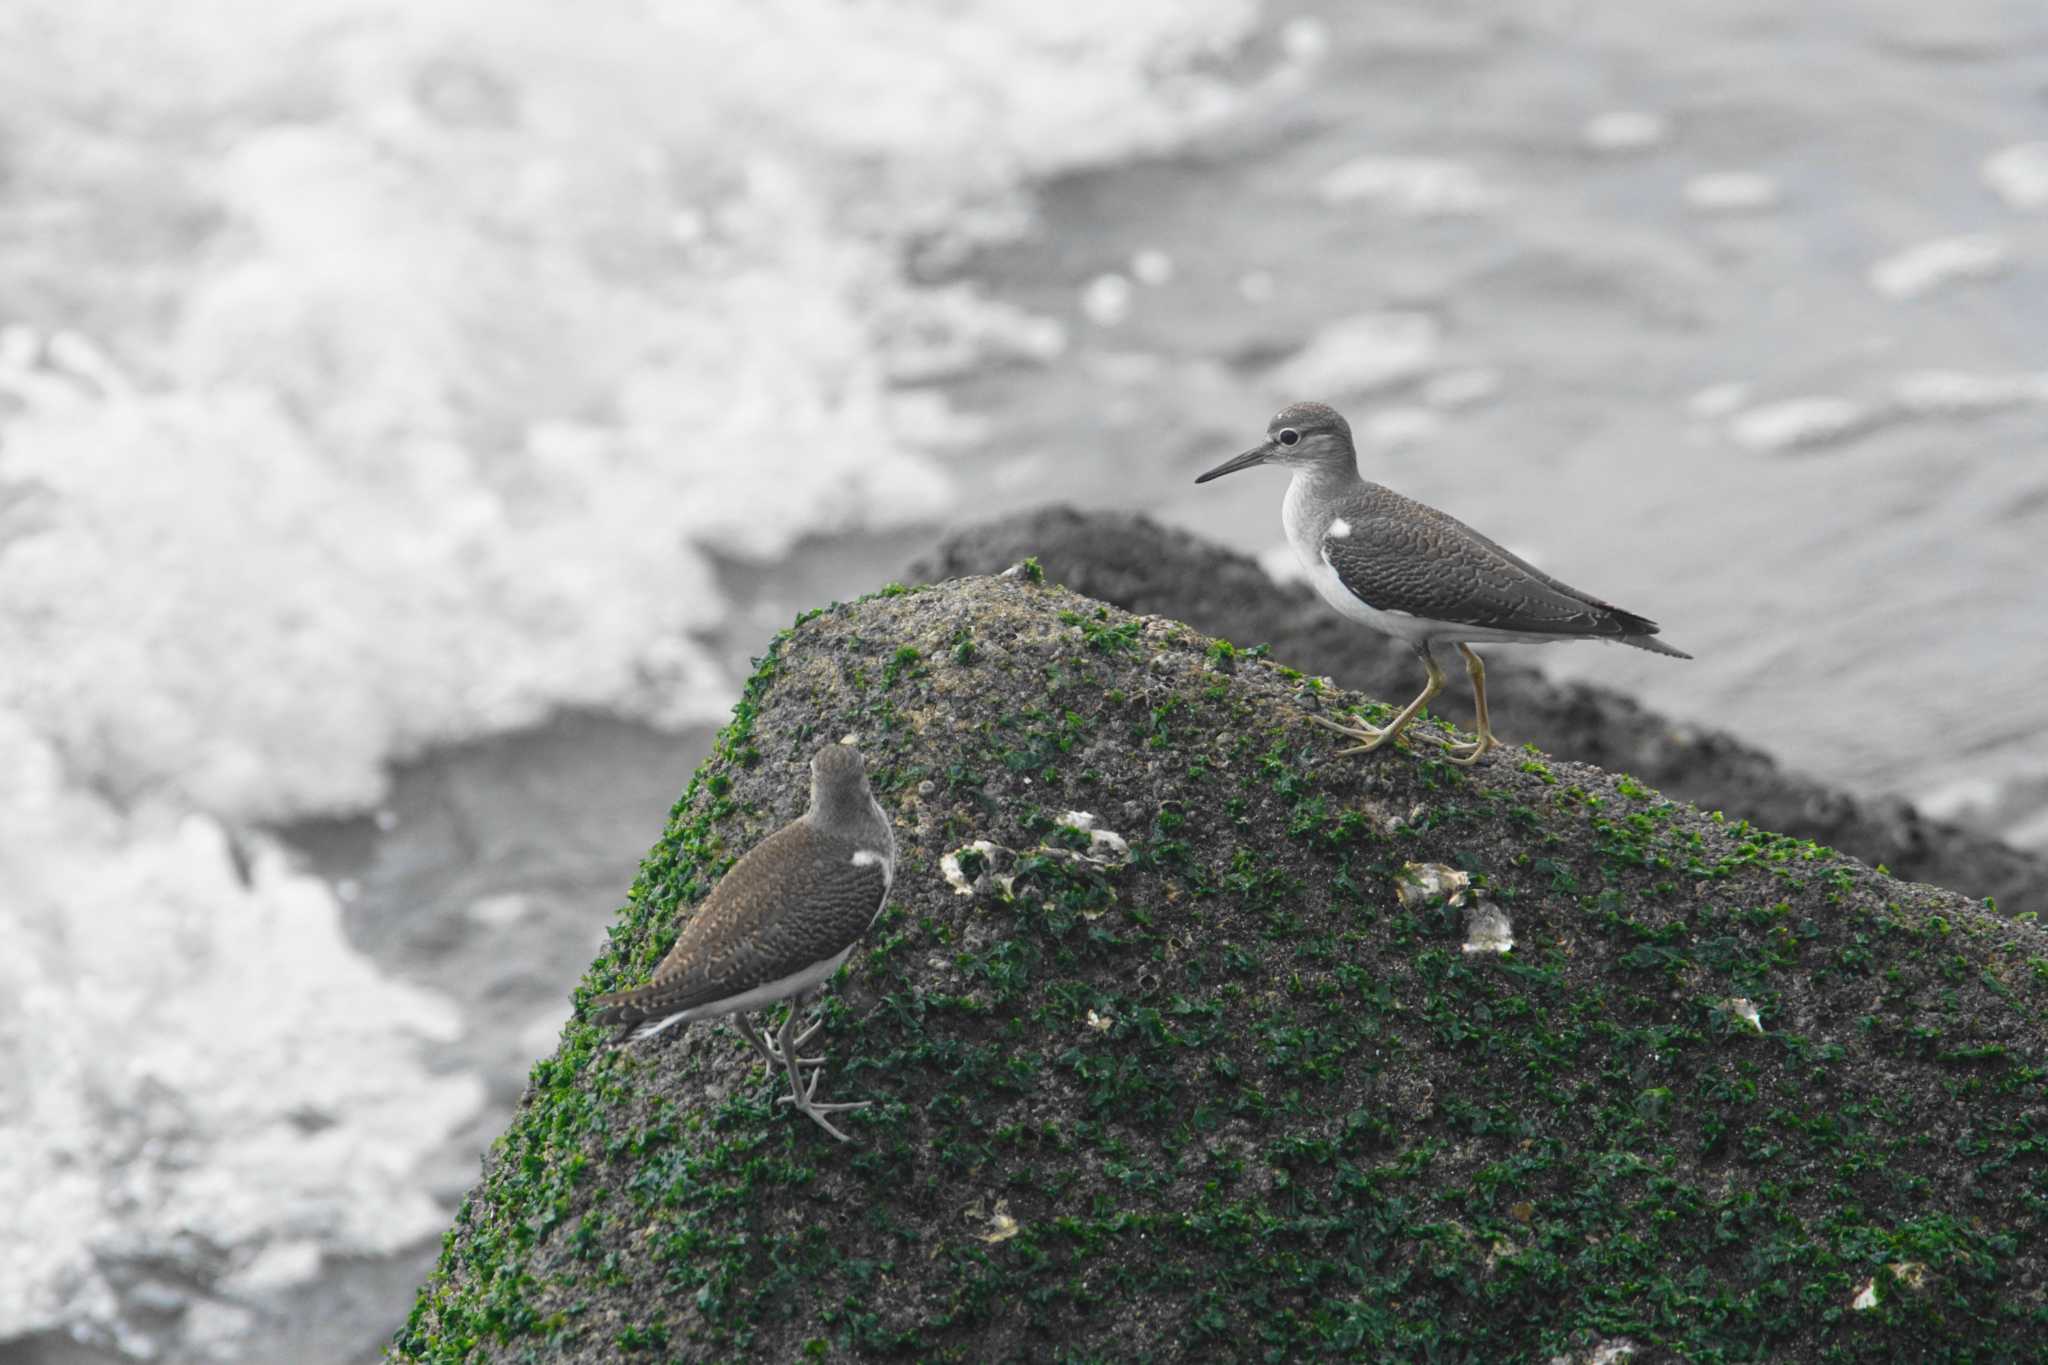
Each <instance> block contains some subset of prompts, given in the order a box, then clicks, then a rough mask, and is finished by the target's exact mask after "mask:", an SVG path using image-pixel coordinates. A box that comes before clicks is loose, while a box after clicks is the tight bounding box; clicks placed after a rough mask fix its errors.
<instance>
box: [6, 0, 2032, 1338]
mask: <svg viewBox="0 0 2048 1365" xmlns="http://www.w3.org/2000/svg"><path fill="white" fill-rule="evenodd" d="M0 263H4V267H5V268H4V269H0V933H4V934H5V935H6V937H7V941H8V943H9V945H10V950H9V951H8V952H6V953H4V954H0V1204H4V1205H5V1206H6V1207H8V1208H10V1209H16V1210H19V1211H20V1213H19V1214H18V1216H17V1217H16V1218H15V1219H14V1220H13V1221H12V1222H10V1223H9V1224H8V1225H7V1226H6V1227H5V1228H0V1361H4V1362H6V1365H45V1362H51V1363H52V1365H54V1362H56V1361H59V1360H63V1361H67V1362H68V1361H72V1360H75V1359H81V1358H89V1359H95V1360H97V1359H104V1358H111V1357H114V1356H116V1355H125V1356H131V1357H135V1358H144V1357H149V1358H157V1359H167V1360H177V1361H183V1360H192V1361H202V1360H203V1361H226V1360H237V1359H245V1360H273V1359H291V1360H305V1361H340V1360H359V1359H368V1358H372V1357H373V1356H374V1353H375V1343H376V1341H377V1339H378V1337H379V1335H380V1334H381V1333H384V1332H386V1331H388V1329H389V1328H390V1327H391V1326H392V1325H394V1324H395V1322H396V1320H397V1319H398V1317H399V1316H400V1315H402V1313H403V1312H404V1310H405V1307H406V1304H407V1302H408V1301H409V1289H410V1285H411V1282H412V1281H413V1280H414V1279H415V1278H416V1277H417V1274H418V1272H419V1271H420V1269H422V1268H423V1267H424V1266H425V1265H426V1264H427V1263H429V1262H430V1260H431V1255H432V1249H433V1246H434V1243H435V1240H436V1238H437V1235H438V1232H439V1231H440V1229H441V1228H442V1227H443V1226H445V1222H446V1219H447V1217H448V1214H449V1212H450V1211H451V1210H452V1207H453V1202H454V1200H455V1199H456V1198H458V1197H459V1195H460V1192H461V1191H462V1189H463V1188H464V1186H465V1185H466V1183H467V1182H468V1181H469V1180H470V1179H471V1178H473V1176H474V1173H475V1159H476V1153H477V1152H478V1151H479V1150H480V1149H481V1148H482V1146H483V1145H484V1144H485V1143H486V1142H487V1141H488V1140H489V1138H490V1136H491V1135H492V1134H493V1133H494V1132H495V1131H496V1130H497V1128H498V1127H499V1126H500V1124H501V1123H502V1121H503V1115H504V1113H505V1112H506V1110H507V1109H508V1108H509V1106H510V1105H511V1104H512V1103H513V1102H514V1100H515V1099H516V1097H517V1094H518V1090H519V1087H520V1083H521V1080H522V1079H523V1076H524V1074H525V1070H526V1067H527V1065H528V1063H529V1062H530V1061H531V1059H532V1058H533V1057H535V1056H538V1055H541V1054H542V1053H544V1052H545V1051H547V1050H548V1049H549V1048H550V1047H551V1046H552V1044H553V1039H554V1035H555V1031H556V1030H557V1029H558V1028H559V1025H560V1022H561V1019H562V1017H563V1015H564V1013H565V1011H566V999H565V997H566V993H567V990H568V988H569V986H570V984H571V983H572V982H573V979H574V976H575V974H576V972H577V971H578V970H580V968H581V967H582V966H583V965H584V964H585V963H586V962H587V961H588V959H589V957H590V955H591V952H592V951H593V949H594V947H595V946H596V944H597V942H598V941H599V938H600V936H601V934H602V930H603V925H604V923H605V920H606V918H607V915H608V911H609V909H610V908H611V906H613V905H614V904H616V901H617V898H618V897H619V896H620V895H621V894H622V893H623V891H624V889H625V887H626V886H627V885H628V884H629V882H630V880H631V876H632V870H633V866H634V860H635V859H636V858H637V856H638V855H639V853H640V852H642V851H644V849H645V848H646V847H647V846H648V845H649V843H650V842H651V841H652V839H653V838H654V837H655V835H656V833H657V832H658V829H659V826H660V822H661V819H662V817H663V815H664V813H665V811H666V808H667V805H668V802H669V801H670V800H671V799H672V798H673V796H674V794H675V793H676V792H678V791H680V790H681V788H682V785H683V783H684V782H685V781H686V780H687V776H688V773H689V770H690V767H691V766H692V764H693V763H694V761H695V759H696V757H697V756H698V755H700V754H701V753H702V751H703V749H704V747H705V745H706V743H707V736H708V730H707V727H708V726H709V725H712V724H715V723H717V722H718V721H720V720H722V719H723V717H724V715H725V713H726V710H727V708H728V707H729V706H730V703H731V699H732V695H733V692H734V690H735V687H736V684H737V679H738V678H739V677H740V676H742V671H743V670H744V668H745V666H746V657H747V655H748V654H750V653H754V652H758V650H759V648H760V646H761V644H762V642H763V641H764V640H765V639H766V638H767V636H768V635H769V633H770V632H771V631H772V630H773V629H774V628H776V627H777V626H780V625H783V624H786V623H787V621H788V619H789V617H790V615H791V614H793V613H794V612H795V611H797V610H799V609H801V608H803V607H807V606H810V605H814V604H816V603H817V602H819V601H821V600H826V599H829V598H832V597H848V596H852V595H855V594H857V593H860V592H863V591H867V590H869V589H871V588H873V587H874V586H876V585H877V584H878V583H879V582H881V581H883V580H885V579H886V578H888V577H891V576H894V574H895V573H896V572H897V571H898V569H900V567H901V565H902V564H903V563H904V562H905V561H907V560H908V559H909V558H911V557H912V555H913V554H914V553H915V552H916V550H917V549H918V548H920V547H921V546H922V544H923V543H924V542H925V541H926V539H927V538H928V537H929V536H931V535H933V534H935V533H936V532H937V531H938V530H939V529H940V528H942V527H943V526H944V525H946V524H948V523H949V522H952V521H956V520H958V519H962V518H969V517H979V516H984V515H988V514H990V513H992V512H996V511H1000V510H1002V509H1004V508H1007V507H1013V506H1024V505H1029V504H1032V503H1036V502H1040V501H1045V500H1049V499H1052V498H1060V499H1064V500H1069V501H1074V502H1079V503H1084V504H1086V503H1092V504H1096V505H1104V506H1130V507H1141V508H1145V509H1147V510H1150V511H1152V512H1154V513H1155V514H1157V515H1159V516H1161V517H1163V518H1166V519H1168V520H1172V521H1177V522H1181V523H1183V524H1188V525H1191V526H1194V527H1196V528H1197V529H1200V530H1203V531H1205V532H1207V533H1209V534H1212V535H1215V536H1217V537H1219V538H1221V539H1223V540H1225V541H1227V542H1229V543H1232V544H1235V545H1238V546H1240V547H1241V548H1244V549H1246V550H1248V551H1251V552H1254V553H1259V554H1262V555H1265V556H1267V558H1268V559H1269V562H1271V563H1273V564H1274V565H1275V567H1276V568H1279V569H1282V570H1284V568H1285V559H1284V557H1282V556H1279V555H1276V554H1274V551H1275V550H1276V549H1277V548H1278V540H1279V531H1278V503H1279V498H1280V487H1281V481H1280V480H1279V479H1278V478H1277V477H1275V476H1271V475H1260V474H1258V473H1256V472H1254V473H1247V474H1242V475H1238V476H1234V477H1233V478H1232V479H1231V480H1228V481H1224V482H1222V483H1218V484H1212V485H1205V486H1203V487H1201V488H1199V489H1198V488H1195V487H1193V486H1192V483H1191V480H1192V478H1193V475H1194V474H1195V473H1197V472H1199V471H1201V470H1203V469H1206V468H1209V467H1211V466H1212V465H1214V464H1216V463H1218V462H1220V460H1222V459H1223V458H1225V457H1227V456H1228V455H1230V454H1233V453H1235V452H1236V451H1238V450H1240V449H1242V448H1243V447H1244V446H1245V445H1247V444H1249V443H1250V442H1251V441H1253V440H1254V439H1256V438H1257V436H1258V435H1259V434H1260V432H1261V431H1262V430H1263V427H1264V423H1265V418H1266V416H1267V415H1268V414H1269V413H1270V412H1271V411H1272V410H1273V409H1274V408H1275V407H1277V406H1278V405H1279V404H1280V403H1281V402H1283V401H1286V400H1287V399H1290V398H1297V397H1322V398H1325V399H1329V400H1331V401H1334V402H1338V403H1339V404H1340V405H1341V406H1342V407H1343V408H1344V409H1345V411H1346V412H1347V413H1348V414H1349V415H1350V417H1351V418H1352V421H1353V424H1354V426H1355V427H1356V429H1357V430H1358V432H1359V435H1360V438H1361V449H1362V454H1363V456H1364V459H1365V462H1366V465H1367V469H1368V473H1369V474H1370V475H1371V476H1373V477H1378V478H1381V479H1383V480H1384V481H1386V482H1388V483H1390V484H1393V485H1394V486H1396V487H1399V488H1401V489H1403V490H1404V491H1406V492H1409V493H1411V494H1414V495H1416V496H1420V497H1423V498H1425V499H1428V500H1430V501H1432V502H1435V503H1437V504H1439V505H1441V506H1444V507H1446V508H1448V509H1450V510H1452V511H1453V512H1455V513H1457V514H1459V515H1461V516H1464V517H1466V518H1467V519H1468V520H1471V521H1473V522H1474V523H1476V524H1478V525H1480V526H1481V527H1483V528H1484V529H1486V530H1488V531H1489V532H1490V533H1492V534H1494V535H1496V536H1498V537H1499V538H1501V539H1504V540H1506V541H1507V542H1508V543H1509V544H1511V545H1513V546H1514V547H1515V548H1517V549H1518V550H1520V551H1522V552H1523V553H1525V554H1528V555H1530V556H1531V557H1533V558H1535V559H1537V560H1538V561H1539V562H1541V563H1543V564H1544V565H1545V566H1546V567H1548V568H1550V569H1552V570H1553V571H1555V572H1557V573H1559V574H1560V575H1562V576H1563V577H1565V578H1566V579H1567V580H1568V581H1572V582H1576V583H1579V584H1581V585H1582V586H1584V587H1586V588H1588V589H1590V590H1593V591H1596V592H1600V593H1602V594H1605V595H1608V596H1610V597H1612V598H1614V599H1615V600H1618V601H1620V602H1621V603H1622V604H1623V605H1625V606H1628V607H1630V608H1632V609H1635V610H1639V611H1643V612H1645V613H1647V614H1649V615H1652V616H1655V617H1658V618H1659V619H1661V620H1662V621H1663V622H1664V623H1665V626H1666V629H1667V633H1668V635H1669V637H1670V638H1671V639H1673V640H1674V641H1676V642H1677V643H1679V644H1681V645H1682V646H1684V647H1686V648H1688V649H1691V650H1692V651H1693V652H1695V653H1696V654H1698V655H1699V659H1698V660H1697V661H1696V662H1695V663H1692V664H1674V663H1673V662H1672V661H1668V660H1662V659H1654V658H1649V657H1647V656H1637V655H1635V654H1633V653H1632V652H1629V651H1620V650H1608V649H1594V648H1577V649H1565V648H1556V649H1550V650H1546V651H1543V652H1542V653H1541V654H1540V655H1539V656H1538V657H1539V658H1540V659H1541V660H1542V661H1543V662H1544V663H1545V665H1546V666H1548V667H1551V668H1553V669H1554V670H1555V671H1557V672H1559V673H1566V674H1571V675H1574V676H1587V677H1598V678H1601V679H1603V680H1606V681H1609V682H1612V683H1614V684H1615V685H1618V686H1621V687H1623V688H1625V689H1628V690H1631V691H1634V692H1636V693H1638V694H1639V695H1642V696H1643V697H1645V698H1646V699H1647V700H1648V701H1649V702H1650V703H1651V704H1653V705H1655V706H1657V707H1659V708H1660V709H1662V710H1664V711H1666V712H1668V713H1670V714H1673V715H1675V716H1678V717H1681V718H1685V719H1690V720H1694V721H1697V722H1699V723H1702V724H1706V725H1712V726H1716V727H1720V728H1729V729H1733V730H1736V731H1738V732H1740V733H1742V734H1745V735H1746V736H1748V737H1749V738H1751V739H1752V740H1754V741H1755V742H1757V743H1759V744H1762V745H1763V746H1764V747H1766V748H1769V749H1771V750H1773V751H1774V752H1777V753H1779V754H1780V755H1781V756H1783V757H1784V758H1785V759H1786V760H1787V761H1788V762H1789V763H1791V764H1793V765H1794V766H1796V767H1799V768H1802V769H1805V770H1807V771H1809V772H1814V773H1818V774H1821V775H1824V776H1827V777H1830V778H1833V779H1835V780H1838V781H1841V782H1843V783H1845V784H1848V785H1850V786H1852V787H1854V788H1856V789H1858V790H1864V791H1873V792H1875V791H1894V790H1895V791H1903V792H1905V793H1906V794H1908V795H1912V796H1916V797H1921V798H1932V799H1933V800H1934V801H1935V803H1936V804H1937V805H1940V806H1941V807H1942V808H1943V809H1946V810H1950V811H1957V812H1962V813H1966V814H1968V813H1971V812H1975V813H1976V814H1977V816H1978V817H1979V818H1981V819H1982V820H1983V821H1984V822H1985V823H1986V824H1987V826H1989V827H1993V828H1998V829H2002V830H2005V831H2007V832H2009V833H2011V834H2012V835H2013V836H2014V837H2015V838H2020V839H2028V840H2032V841H2033V842H2035V843H2037V844H2038V845H2040V846H2043V847H2048V816H2044V811H2048V688H2043V687H2041V686H2040V685H2039V682H2038V679H2039V677H2040V676H2041V675H2042V674H2043V672H2044V668H2048V645H2044V640H2048V605H2044V601H2043V593H2042V577H2041V574H2040V572H2039V570H2038V568H2037V567H2036V566H2037V564H2038V562H2039V551H2038V545H2039V544H2040V542H2041V540H2042V537H2043V533H2044V531H2048V461H2044V460H2042V459H2041V458H2040V452H2041V450H2042V449H2044V447H2048V307H2044V306H2043V305H2044V304H2048V287H2044V283H2043V281H2044V278H2048V275H2044V272H2048V17H2044V14H2043V12H2042V11H2041V9H2040V8H2039V6H2038V5H2037V4H2034V3H2031V2H2030V3H2018V2H2017V0H1972V2H1971V3H1962V4H1956V5H1943V6H1927V5H1924V4H1909V3H1905V0H1857V2H1855V3H1851V0H1814V3H1811V4H1806V5H1801V6H1798V7H1791V8H1788V7H1786V6H1783V5H1768V4H1764V3H1723V2H1720V0H1717V2H1716V3H1681V4H1673V5H1659V6H1654V7H1646V6H1642V5H1629V4H1623V3H1597V4H1596V3H1570V2H1566V0H1548V2H1546V3H1538V4H1531V5H1514V6H1507V5H1497V4H1481V3H1475V2H1466V3H1459V2H1455V0H1454V2H1453V3H1442V2H1441V0H1432V2H1431V3H1421V2H1420V0H1410V2H1409V3H1391V0H1367V2H1366V3H1354V2H1352V0H1342V2H1341V3H1340V0H1315V2H1313V3H1299V4H1291V3H1285V2H1284V0H1276V3H1272V4H1268V5H1266V6H1263V7H1257V6H1254V5H1253V4H1252V3H1250V0H1142V2H1140V3H1130V4H1122V5H1113V6H1112V5H1094V6H1079V5H1073V6H1069V5H1038V6H1030V7H1025V6H1014V5H1004V4H1000V3H997V0H972V2H969V3H958V2H956V3H945V4H940V3H936V2H935V0H933V2H928V3H920V2H918V0H895V2H894V3H888V4H877V3H855V2H854V0H845V2H844V3H831V2H828V0H777V2H775V3H757V4H749V5H732V6H725V7H721V8H718V9H716V10H714V9H712V8H710V7H706V6H701V5H689V4H684V3H680V0H677V2H676V3H670V4H656V3H651V2H650V3H638V4H629V3H623V2H617V3H608V4H603V5H599V6H594V7H583V8H580V9H578V10H577V11H576V12H575V13H574V14H573V16H572V15H571V14H570V12H569V11H567V10H565V9H563V8H562V7H560V6H553V5H545V4H541V3H539V2H538V0H514V2H513V3H496V4H486V3H484V2H483V0H438V2H436V3H399V2H398V0H383V2H382V3H375V2H369V0H347V2H346V3H344V0H324V2H323V0H271V2H270V3H264V4H257V3H254V0H212V2H211V3H198V4H188V5H183V6H178V7H175V8H172V7H155V8H145V9H142V10H138V9H137V8H136V7H134V6H132V5H119V4H115V3H112V0H64V2H63V3H58V2H57V0H16V3H14V4H12V5H9V6H6V7H4V8H0ZM1496 720H1497V724H1498V725H1499V728H1500V729H1501V730H1502V732H1503V733H1504V734H1506V735H1508V736H1510V737H1512V735H1513V718H1512V716H1506V715H1503V716H1500V717H1497V718H1496ZM10 1343H12V1345H11V1346H10ZM73 1351H82V1352H87V1353H89V1354H87V1355H85V1356H74V1355H72V1354H68V1353H69V1352H73Z"/></svg>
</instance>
